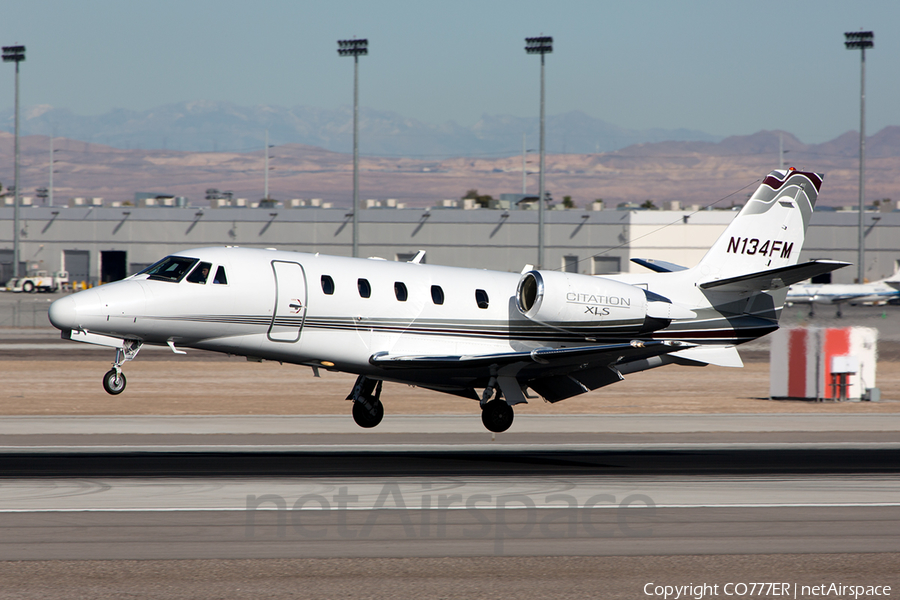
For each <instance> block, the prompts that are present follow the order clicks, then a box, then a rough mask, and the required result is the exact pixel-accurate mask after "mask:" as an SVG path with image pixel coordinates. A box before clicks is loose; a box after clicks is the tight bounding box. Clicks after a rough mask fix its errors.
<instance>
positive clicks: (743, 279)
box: [700, 260, 851, 292]
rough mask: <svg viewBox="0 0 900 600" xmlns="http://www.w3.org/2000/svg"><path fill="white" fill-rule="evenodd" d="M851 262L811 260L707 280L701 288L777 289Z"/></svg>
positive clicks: (742, 290)
mask: <svg viewBox="0 0 900 600" xmlns="http://www.w3.org/2000/svg"><path fill="white" fill-rule="evenodd" d="M850 264H851V263H848V262H842V261H838V260H811V261H809V262H806V263H803V264H801V265H790V266H787V267H780V268H778V269H768V270H766V271H758V272H756V273H750V274H748V275H740V276H738V277H729V278H727V279H714V280H712V281H706V282H704V283H701V284H700V289H702V290H714V291H717V292H755V291H763V290H777V289H780V288H783V287H787V286H789V285H791V284H794V283H798V282H800V281H803V280H805V279H809V278H810V277H815V276H816V275H822V274H824V273H830V272H831V271H835V270H837V269H841V268H843V267H847V266H850Z"/></svg>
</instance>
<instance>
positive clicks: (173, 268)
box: [138, 256, 198, 283]
mask: <svg viewBox="0 0 900 600" xmlns="http://www.w3.org/2000/svg"><path fill="white" fill-rule="evenodd" d="M197 260H198V259H196V258H187V257H184V256H167V257H165V258H164V259H162V260H161V261H159V262H157V263H154V264H152V265H150V266H149V267H147V268H146V269H144V270H143V271H141V272H140V273H138V275H142V274H144V273H146V274H147V275H149V276H150V279H153V280H154V281H171V282H172V283H178V282H179V281H181V280H182V278H183V277H184V276H185V274H186V273H187V272H188V271H190V270H191V267H193V266H194V265H195V264H197Z"/></svg>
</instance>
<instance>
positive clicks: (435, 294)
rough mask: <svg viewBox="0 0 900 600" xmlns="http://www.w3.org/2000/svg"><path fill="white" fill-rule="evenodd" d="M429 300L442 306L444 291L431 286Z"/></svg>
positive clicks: (437, 286)
mask: <svg viewBox="0 0 900 600" xmlns="http://www.w3.org/2000/svg"><path fill="white" fill-rule="evenodd" d="M431 300H432V301H433V302H434V303H435V304H443V303H444V290H442V289H441V286H439V285H433V286H431Z"/></svg>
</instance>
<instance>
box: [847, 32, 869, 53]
mask: <svg viewBox="0 0 900 600" xmlns="http://www.w3.org/2000/svg"><path fill="white" fill-rule="evenodd" d="M874 40H875V34H874V33H873V32H871V31H848V32H847V33H845V34H844V46H845V47H846V48H847V50H856V49H857V48H858V49H860V50H865V49H866V48H873V47H874V46H875V41H874Z"/></svg>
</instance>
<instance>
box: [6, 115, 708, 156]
mask: <svg viewBox="0 0 900 600" xmlns="http://www.w3.org/2000/svg"><path fill="white" fill-rule="evenodd" d="M13 120H14V115H13V113H12V110H11V109H10V110H6V111H2V112H0V123H2V124H3V128H4V129H5V130H6V131H8V132H10V133H11V132H12V131H13V127H14V125H13ZM19 127H20V134H21V135H47V136H49V135H54V136H59V137H64V138H68V139H72V140H79V141H82V142H90V143H94V144H103V145H106V146H112V147H114V148H120V149H125V150H129V149H144V150H149V149H163V150H183V151H191V152H198V151H205V152H209V151H213V152H220V151H231V152H234V151H237V152H246V151H251V150H256V149H261V148H262V147H263V146H264V145H265V135H266V133H265V132H266V130H268V132H269V143H270V144H274V145H284V144H303V145H307V146H317V147H320V148H324V149H326V150H330V151H332V152H351V151H352V149H353V111H352V107H350V106H342V107H340V108H336V109H322V108H314V107H309V106H295V107H293V108H284V107H280V106H252V107H244V106H238V105H235V104H231V103H228V102H210V101H195V102H181V103H178V104H169V105H165V106H160V107H157V108H153V109H150V110H144V111H131V110H124V109H117V110H112V111H110V112H107V113H105V114H102V115H98V116H80V115H76V114H74V113H73V112H71V111H70V110H67V109H63V108H54V107H52V106H47V105H39V106H32V107H28V108H25V109H23V110H22V112H21V114H20V123H19ZM546 129H547V132H548V133H547V140H546V147H547V151H548V152H554V153H562V154H565V153H573V154H583V153H596V152H610V151H613V150H618V149H620V148H624V147H626V146H630V145H633V144H640V143H652V142H661V141H667V140H675V141H705V142H716V141H719V139H720V138H717V137H716V136H712V135H709V134H706V133H703V132H701V131H693V130H689V129H674V130H669V129H648V130H642V131H638V130H632V129H624V128H621V127H617V126H615V125H611V124H610V123H607V122H605V121H602V120H600V119H595V118H593V117H591V116H589V115H587V114H585V113H583V112H579V111H574V112H569V113H565V114H561V115H555V116H548V117H547V123H546ZM523 133H524V134H526V136H527V143H528V145H529V147H531V148H536V147H537V143H538V119H537V118H536V117H535V118H520V117H513V116H509V115H484V116H482V117H481V119H479V121H478V122H477V123H475V124H474V125H472V126H471V127H464V126H461V125H458V124H456V123H454V122H452V121H448V122H447V123H444V124H442V125H433V124H429V123H424V122H422V121H418V120H416V119H409V118H406V117H404V116H402V115H399V114H397V113H395V112H390V111H379V110H372V109H367V108H360V152H361V153H363V154H366V155H370V156H402V157H406V158H444V157H449V156H509V155H512V154H517V153H520V152H521V151H522V134H523Z"/></svg>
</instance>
